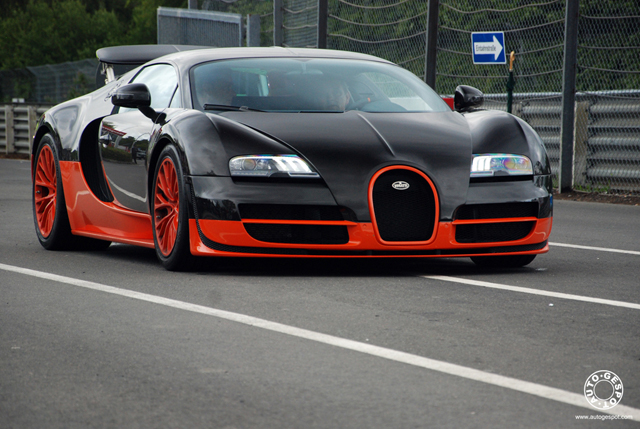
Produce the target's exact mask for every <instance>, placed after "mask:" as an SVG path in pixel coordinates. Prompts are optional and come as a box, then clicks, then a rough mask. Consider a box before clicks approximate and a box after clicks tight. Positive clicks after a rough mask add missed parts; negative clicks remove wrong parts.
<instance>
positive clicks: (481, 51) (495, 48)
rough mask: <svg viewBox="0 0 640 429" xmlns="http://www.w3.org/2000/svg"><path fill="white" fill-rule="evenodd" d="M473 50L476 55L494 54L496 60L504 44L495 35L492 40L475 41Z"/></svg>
mask: <svg viewBox="0 0 640 429" xmlns="http://www.w3.org/2000/svg"><path fill="white" fill-rule="evenodd" d="M473 50H474V51H475V53H476V55H491V54H493V55H494V60H497V59H498V57H499V56H500V53H501V52H502V45H501V44H500V42H499V41H498V39H497V38H496V36H493V41H492V42H475V43H474V44H473Z"/></svg>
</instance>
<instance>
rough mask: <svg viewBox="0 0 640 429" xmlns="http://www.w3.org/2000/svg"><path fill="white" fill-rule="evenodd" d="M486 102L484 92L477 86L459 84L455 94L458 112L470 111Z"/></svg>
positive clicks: (454, 102) (454, 98)
mask: <svg viewBox="0 0 640 429" xmlns="http://www.w3.org/2000/svg"><path fill="white" fill-rule="evenodd" d="M483 103H484V94H483V93H482V91H480V90H479V89H477V88H474V87H472V86H467V85H458V87H457V88H456V93H455V95H454V96H453V105H454V106H455V109H456V111H457V112H468V111H469V110H472V109H475V108H478V107H480V106H482V104H483Z"/></svg>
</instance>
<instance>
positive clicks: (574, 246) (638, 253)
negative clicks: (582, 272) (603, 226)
mask: <svg viewBox="0 0 640 429" xmlns="http://www.w3.org/2000/svg"><path fill="white" fill-rule="evenodd" d="M549 245H551V246H558V247H573V248H574V249H584V250H597V251H600V252H612V253H626V254H627V255H640V252H637V251H635V250H620V249H609V248H607V247H592V246H581V245H579V244H566V243H549Z"/></svg>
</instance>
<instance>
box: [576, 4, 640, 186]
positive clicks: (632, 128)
mask: <svg viewBox="0 0 640 429" xmlns="http://www.w3.org/2000/svg"><path fill="white" fill-rule="evenodd" d="M577 55H578V68H577V69H578V70H577V76H576V87H577V90H578V91H579V94H578V103H577V105H578V107H577V110H576V111H577V112H580V111H582V110H584V112H585V113H584V116H585V117H584V122H585V124H584V125H583V126H582V127H581V128H580V121H579V119H580V118H579V116H577V117H576V119H577V121H576V133H575V135H576V141H575V145H576V151H575V166H576V167H577V168H576V169H575V171H574V187H575V188H576V189H582V190H587V191H598V192H609V191H636V192H637V191H640V2H637V1H615V2H614V1H601V0H600V1H596V0H589V1H585V0H583V1H581V2H580V14H579V23H578V49H577Z"/></svg>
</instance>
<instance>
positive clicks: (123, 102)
mask: <svg viewBox="0 0 640 429" xmlns="http://www.w3.org/2000/svg"><path fill="white" fill-rule="evenodd" d="M111 103H113V105H114V106H120V107H130V108H133V109H138V108H141V107H143V108H144V107H149V106H151V93H149V88H147V85H145V84H144V83H131V84H129V85H125V86H121V87H120V88H118V89H116V92H114V93H113V95H112V96H111Z"/></svg>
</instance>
